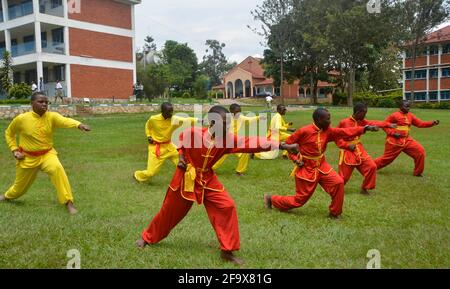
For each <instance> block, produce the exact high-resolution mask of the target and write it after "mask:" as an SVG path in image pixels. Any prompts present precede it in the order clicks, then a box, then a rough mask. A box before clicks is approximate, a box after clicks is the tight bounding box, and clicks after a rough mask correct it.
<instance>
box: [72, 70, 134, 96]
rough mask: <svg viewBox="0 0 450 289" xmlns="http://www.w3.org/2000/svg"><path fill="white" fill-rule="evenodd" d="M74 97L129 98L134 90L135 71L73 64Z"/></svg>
mask: <svg viewBox="0 0 450 289" xmlns="http://www.w3.org/2000/svg"><path fill="white" fill-rule="evenodd" d="M70 72H71V80H72V97H77V98H84V97H87V98H108V99H112V98H113V97H114V98H115V99H127V98H129V96H130V95H132V92H133V71H132V70H126V69H114V68H102V67H92V66H83V65H71V71H70Z"/></svg>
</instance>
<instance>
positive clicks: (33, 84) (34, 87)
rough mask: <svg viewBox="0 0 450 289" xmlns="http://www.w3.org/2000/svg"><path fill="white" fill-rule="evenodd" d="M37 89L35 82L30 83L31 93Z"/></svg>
mask: <svg viewBox="0 0 450 289" xmlns="http://www.w3.org/2000/svg"><path fill="white" fill-rule="evenodd" d="M37 89H38V87H37V85H36V82H34V81H32V82H31V92H33V93H35V92H36V91H37Z"/></svg>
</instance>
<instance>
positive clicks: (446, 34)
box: [407, 25, 450, 46]
mask: <svg viewBox="0 0 450 289" xmlns="http://www.w3.org/2000/svg"><path fill="white" fill-rule="evenodd" d="M447 41H450V25H447V26H445V27H443V28H441V29H439V30H436V31H434V32H431V33H429V34H427V35H426V36H425V37H424V38H423V39H422V40H421V41H420V44H433V43H441V42H447ZM407 46H408V45H407Z"/></svg>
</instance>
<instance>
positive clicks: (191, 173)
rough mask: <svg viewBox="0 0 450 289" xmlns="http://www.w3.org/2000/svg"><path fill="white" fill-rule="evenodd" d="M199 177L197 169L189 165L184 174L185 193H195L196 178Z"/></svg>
mask: <svg viewBox="0 0 450 289" xmlns="http://www.w3.org/2000/svg"><path fill="white" fill-rule="evenodd" d="M196 177H197V172H196V170H195V167H193V166H192V165H191V164H188V165H187V168H186V172H185V173H184V191H185V192H191V193H193V192H194V186H195V178H196Z"/></svg>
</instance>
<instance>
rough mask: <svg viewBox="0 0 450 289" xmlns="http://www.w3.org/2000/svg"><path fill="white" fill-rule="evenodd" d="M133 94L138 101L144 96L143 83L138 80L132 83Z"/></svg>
mask: <svg viewBox="0 0 450 289" xmlns="http://www.w3.org/2000/svg"><path fill="white" fill-rule="evenodd" d="M134 95H135V96H136V99H137V100H139V101H142V99H143V98H144V85H143V84H142V83H141V81H140V80H139V81H138V82H137V83H136V84H135V85H134Z"/></svg>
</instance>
